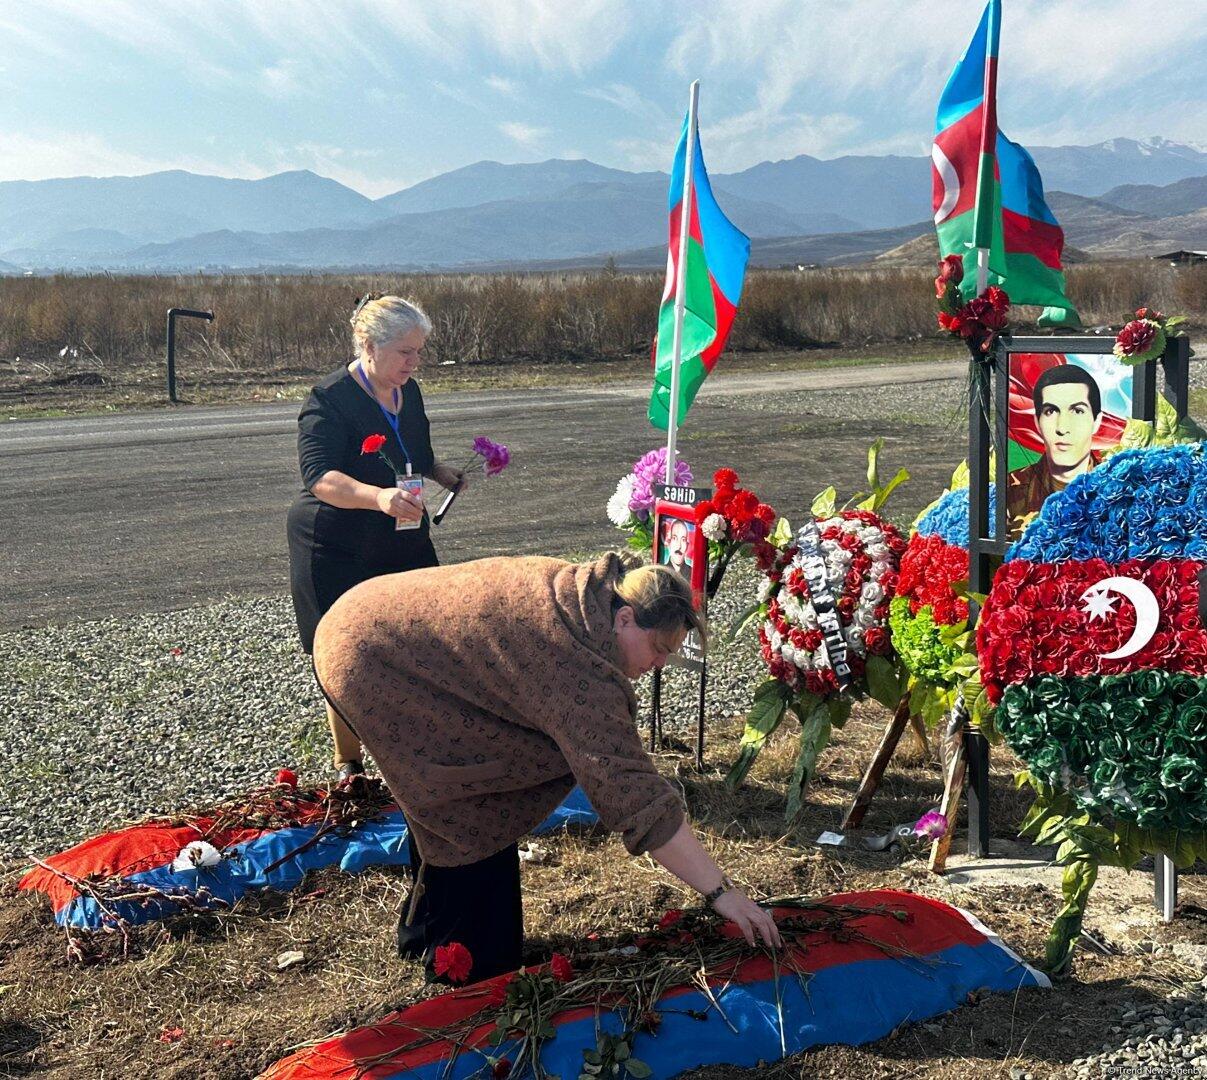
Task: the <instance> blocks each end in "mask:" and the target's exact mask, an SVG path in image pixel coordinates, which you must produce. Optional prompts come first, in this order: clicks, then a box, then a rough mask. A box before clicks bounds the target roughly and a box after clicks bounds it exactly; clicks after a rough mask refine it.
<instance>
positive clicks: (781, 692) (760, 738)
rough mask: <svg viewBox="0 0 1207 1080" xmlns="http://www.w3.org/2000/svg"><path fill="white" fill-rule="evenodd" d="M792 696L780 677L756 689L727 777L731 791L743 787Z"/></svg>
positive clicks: (769, 680) (782, 716)
mask: <svg viewBox="0 0 1207 1080" xmlns="http://www.w3.org/2000/svg"><path fill="white" fill-rule="evenodd" d="M791 697H792V690H791V689H790V688H789V687H787V686H785V685H784V684H783V683H782V682H780V681H779V679H767V680H766V681H765V682H763V683H762V684H761V685H760V686H759V688H758V689H757V690H756V691H755V692H754V703H753V704H752V705H751V706H750V712H749V713H748V714H747V716H746V727H745V729H744V730H743V732H742V741H741V744H740V749H739V751H738V757H737V760H736V761H735V762H734V763H733V765H732V766H731V767H730V770H729V773H728V775H727V776H726V777H725V783H726V785H727V786H728V787H729V789H730V790H731V791H736V790H737V789H738V788H740V787H741V786H742V781H744V780H745V779H746V774H747V773H748V772H750V767H751V766H752V765H753V764H754V759H755V758H757V757H758V756H759V751H761V750H762V749H763V744H764V743H766V741H767V739H768V738H769V737H770V736H771V734H772V733H773V732H774V731H775V729H776V728H778V727H779V726H780V723H781V721H783V719H784V713H785V712H786V711H787V709H788V702H789V700H790V699H791ZM815 700H816V699H815Z"/></svg>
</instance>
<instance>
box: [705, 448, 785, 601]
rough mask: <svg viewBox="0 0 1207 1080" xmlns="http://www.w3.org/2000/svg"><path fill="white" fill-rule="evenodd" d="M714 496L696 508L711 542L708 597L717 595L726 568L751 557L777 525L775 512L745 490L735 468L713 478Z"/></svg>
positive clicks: (719, 472) (709, 544)
mask: <svg viewBox="0 0 1207 1080" xmlns="http://www.w3.org/2000/svg"><path fill="white" fill-rule="evenodd" d="M712 482H713V497H712V498H711V499H705V500H704V502H702V503H698V504H697V505H696V523H697V524H698V525H699V526H700V531H701V532H702V533H703V534H704V539H705V540H707V541H708V562H709V565H711V566H712V574H711V575H710V577H709V579H708V595H709V596H710V597H712V596H715V595H716V594H717V590H718V589H719V588H720V587H721V580H722V578H723V577H724V576H725V569H726V567H727V566H728V565H729V562H730V560H731V559H732V558H733V557H734V556H735V555H739V554H749V553H750V552H751V551H752V550H753V545H758V544H762V543H765V542H766V541H767V538H768V537H769V536H771V534H772V532H773V531H774V529H775V525H776V515H775V511H774V510H773V509H772V508H771V507H770V506H768V505H767V503H765V502H761V501H760V500H759V497H758V496H757V495H756V494H755V493H754V492H753V491H750V490H748V489H745V488H743V487H742V485H741V483H740V482H739V480H738V474H737V473H736V472H734V471H733V469H718V470H717V471H716V472H715V473H714V474H713V478H712Z"/></svg>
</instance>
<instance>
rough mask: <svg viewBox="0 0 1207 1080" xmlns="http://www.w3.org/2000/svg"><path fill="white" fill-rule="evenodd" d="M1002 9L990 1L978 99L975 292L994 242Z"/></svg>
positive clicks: (981, 287)
mask: <svg viewBox="0 0 1207 1080" xmlns="http://www.w3.org/2000/svg"><path fill="white" fill-rule="evenodd" d="M1001 28H1002V9H1001V7H1000V5H999V0H989V26H988V28H987V29H988V34H987V36H986V41H985V84H984V94H983V96H982V98H981V149H980V159H979V161H978V162H977V166H978V167H977V191H976V209H975V210H974V211H973V214H974V216H973V244H974V245H975V246H976V249H977V252H976V294H977V296H980V295H981V294H982V293H984V291H985V288H986V286H987V285H988V284H989V249H990V247H991V246H992V244H993V226H994V221H993V211H994V208H995V203H994V198H993V180H994V173H995V171H996V169H995V162H996V160H997V53H998V43H999V41H1000V39H1001Z"/></svg>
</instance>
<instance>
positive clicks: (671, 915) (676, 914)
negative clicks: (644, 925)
mask: <svg viewBox="0 0 1207 1080" xmlns="http://www.w3.org/2000/svg"><path fill="white" fill-rule="evenodd" d="M682 918H683V910H682V909H681V908H671V909H670V910H669V911H668V912H667V913H666V914H665V915H663V916H662V918H661V919H659V920H658V929H659V930H669V929H670V928H671V927H672V926H674V925H675V924H676V923H677V922H679V921H680V920H681V919H682Z"/></svg>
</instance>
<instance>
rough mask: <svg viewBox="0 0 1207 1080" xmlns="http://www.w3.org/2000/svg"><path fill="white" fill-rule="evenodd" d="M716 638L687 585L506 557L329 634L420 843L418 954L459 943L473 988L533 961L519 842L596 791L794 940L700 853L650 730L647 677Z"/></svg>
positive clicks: (341, 694) (366, 737)
mask: <svg viewBox="0 0 1207 1080" xmlns="http://www.w3.org/2000/svg"><path fill="white" fill-rule="evenodd" d="M692 628H696V629H702V628H701V627H700V626H699V616H698V615H697V613H696V612H695V611H694V610H693V608H692V603H691V591H690V588H689V587H688V586H687V584H686V583H685V582H684V581H683V580H682V579H681V578H680V577H679V576H678V575H676V574H674V573H673V572H671V571H669V570H668V569H667V568H665V567H657V566H636V567H635V566H633V564H632V561H630V560H628V559H626V558H625V557H622V556H617V555H608V556H605V557H604V558H603V559H600V560H599V561H597V562H594V563H588V564H582V565H575V564H572V563H566V562H563V561H561V560H558V559H549V558H544V557H524V558H494V559H483V560H480V561H478V562H470V563H461V564H458V565H454V566H444V567H432V568H430V569H421V570H413V571H410V572H409V573H406V574H391V575H387V576H384V577H378V578H373V579H372V580H370V581H366V582H364V583H363V584H361V585H358V586H356V587H355V588H353V589H352V590H350V591H349V592H347V593H345V594H344V595H343V596H342V597H340V599H339V600H337V601H336V603H335V604H334V605H333V606H332V608H331V610H330V611H329V612H328V613H327V615H325V616H324V618H323V620H322V622H321V623H320V624H319V627H318V632H317V634H316V636H315V645H314V661H315V671H316V673H317V675H318V678H319V682H320V684H321V685H322V687H323V691H324V693H325V694H326V695H327V698H328V700H329V702H330V703H331V705H332V706H333V708H335V709H337V710H338V712H339V713H340V715H341V716H342V717H343V718H344V720H345V722H347V723H348V725H349V726H350V727H351V728H352V729H353V730H354V731H355V732H356V733H357V734H358V735H359V736H360V738H361V740H362V742H363V743H364V745H365V746H366V748H367V749H368V750H369V751H370V752H371V753H372V755H373V757H374V759H375V760H376V762H377V764H378V767H379V768H380V769H381V773H382V776H383V777H384V778H385V781H386V783H387V784H388V785H389V787H390V790H391V791H392V792H393V794H394V796H395V798H396V799H397V800H398V804H399V806H401V807H402V809H403V811H404V813H405V814H406V818H407V822H408V823H409V825H410V828H411V840H412V848H411V855H412V858H411V863H412V874H413V875H414V877H415V882H414V885H413V887H412V890H411V897H410V899H409V901H408V903H407V905H405V907H404V911H403V918H402V921H401V922H400V925H399V948H400V950H401V951H402V952H403V954H404V955H411V956H420V955H423V956H426V958H427V960H428V963H429V966H430V964H431V957H432V953H433V952H434V949H435V946H437V945H440V944H446V943H449V942H452V941H457V942H460V943H461V944H463V945H465V946H466V947H467V948H468V949H469V951H470V953H471V954H472V956H473V958H474V966H473V972H472V978H473V979H475V980H477V979H484V978H489V977H490V976H492V975H496V974H499V973H500V972H504V971H513V970H515V969H516V968H518V967H519V966H520V963H521V951H522V946H523V914H522V910H521V901H520V874H519V857H518V854H517V848H516V841H517V840H518V839H519V838H520V837H521V836H523V835H524V834H525V833H527V832H529V831H530V830H531V829H532V828H533V827H534V826H535V825H537V824H539V823H540V822H541V821H543V820H544V819H545V817H547V816H548V814H549V813H550V812H551V811H552V810H553V809H554V808H555V807H556V806H557V805H558V803H559V802H560V801H561V800H562V799H563V798H564V797H565V796H566V794H567V793H568V792H569V791H570V789H571V788H572V787H573V786H574V784H575V783H576V782H577V783H579V784H581V785H582V787H583V790H584V791H585V792H586V794H587V797H588V798H589V799H590V800H591V804H592V805H593V806H594V807H595V809H596V811H597V812H598V813H599V817H600V821H601V822H602V823H603V824H604V826H605V827H607V828H608V829H610V830H611V831H613V832H618V833H620V834H621V835H622V837H623V839H624V844H625V847H626V848H627V849H628V850H629V852H630V853H631V854H633V855H639V854H641V853H643V852H647V851H648V852H649V853H650V855H651V856H652V857H653V858H654V859H655V860H656V861H657V862H659V863H660V864H661V865H662V866H664V867H665V868H666V869H668V870H669V871H671V873H673V874H675V875H676V876H677V877H679V878H680V879H681V880H682V881H684V882H685V883H686V884H688V885H689V886H691V887H692V888H693V889H696V890H697V891H698V892H700V893H701V894H702V895H703V897H704V898H705V900H706V901H707V902H708V903H710V904H712V906H713V907H714V908H715V910H716V911H718V912H719V913H720V914H721V915H723V916H725V917H726V918H729V919H732V920H733V921H734V922H735V923H736V924H737V925H738V926H739V927H740V929H741V930H742V932H743V934H744V935H745V936H746V938H747V940H748V941H749V942H751V944H753V943H754V941H755V937H756V935H757V936H759V937H761V938H762V939H763V940H764V941H766V942H768V943H771V944H775V945H778V944H779V935H778V932H777V931H776V928H775V923H774V921H773V920H772V918H771V915H770V913H769V912H767V911H766V910H764V909H763V908H761V907H759V906H758V905H757V904H755V903H754V902H753V901H752V900H750V899H749V898H748V897H747V896H746V895H745V894H744V893H742V892H741V891H740V890H738V889H737V888H735V887H734V886H733V884H732V883H731V882H730V881H729V879H728V878H727V877H726V876H725V875H724V874H722V872H721V870H720V868H719V867H718V866H717V864H716V863H715V862H714V861H713V860H712V858H711V856H709V854H708V853H707V852H706V851H705V850H704V848H703V847H702V846H701V844H700V842H699V841H698V840H697V839H696V837H695V834H694V833H693V832H692V830H691V828H690V826H689V825H688V824H687V822H686V820H685V817H684V810H683V805H682V802H681V801H680V798H679V795H678V793H677V792H676V790H675V789H674V788H673V787H672V786H671V785H670V783H669V782H668V781H666V780H665V779H663V778H662V777H661V776H660V775H659V774H658V772H657V770H656V769H655V768H654V765H653V763H652V762H651V761H650V759H649V756H648V755H647V754H646V752H645V750H644V749H643V747H642V745H641V740H640V738H639V737H638V734H637V728H636V699H635V697H634V694H633V687H632V680H633V679H636V678H639V677H640V676H641V675H644V674H645V673H646V672H648V671H651V670H653V669H654V668H660V667H662V666H663V664H665V663H666V659H667V657H668V656H670V655H671V654H672V653H674V652H677V651H678V649H679V647H680V646H681V645H682V643H683V639H684V637H685V636H686V634H687V632H688V630H690V629H692Z"/></svg>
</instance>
